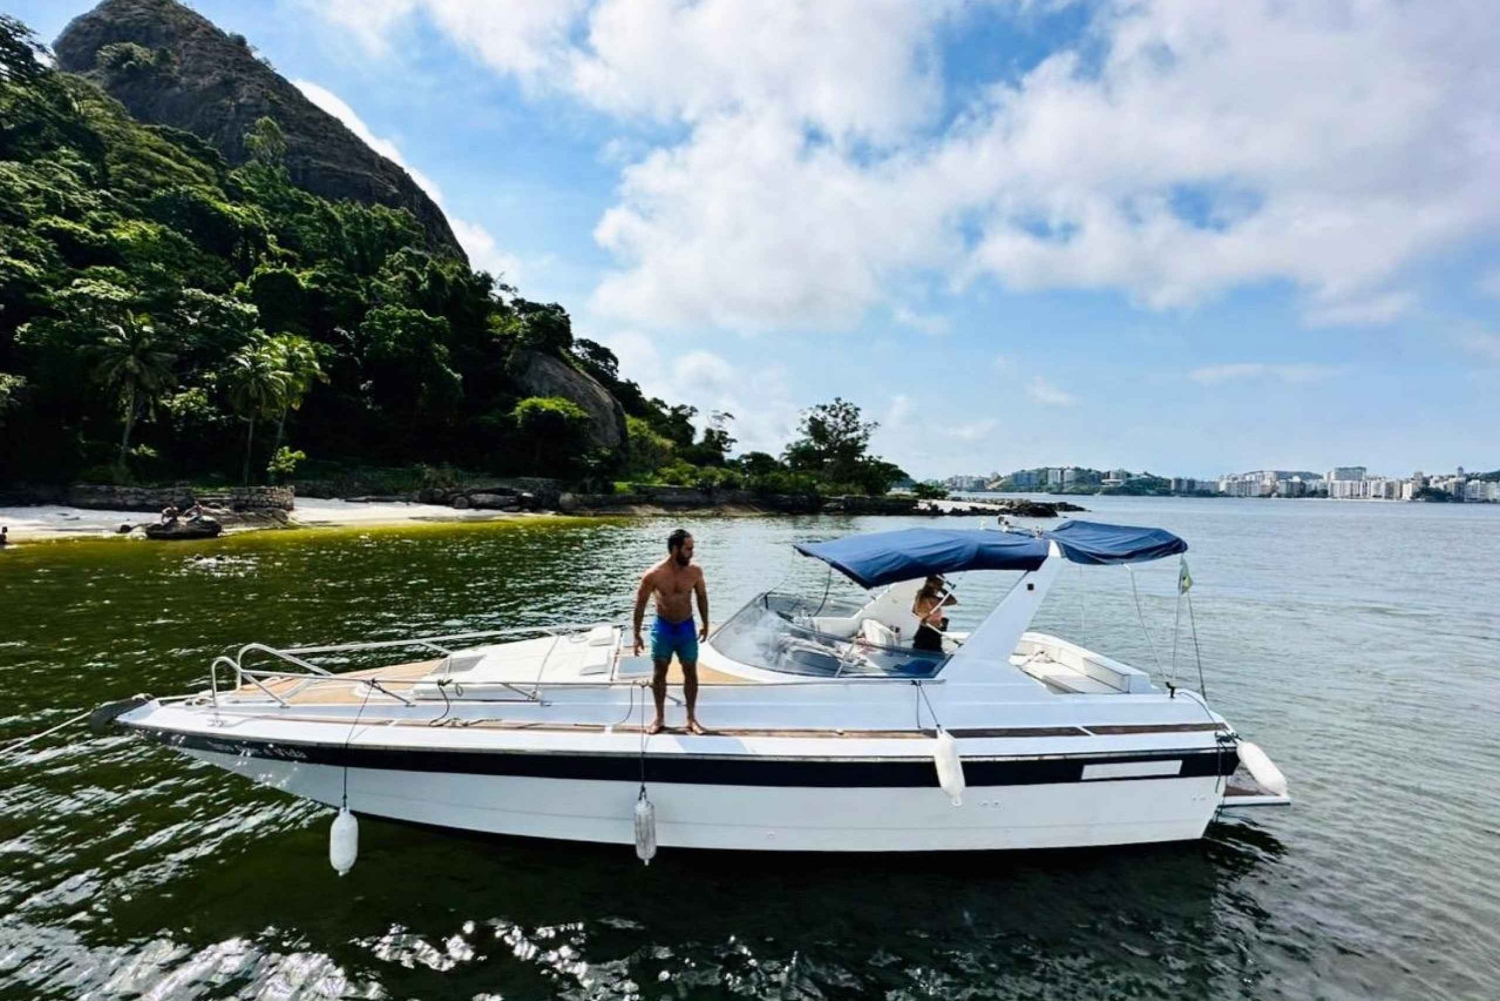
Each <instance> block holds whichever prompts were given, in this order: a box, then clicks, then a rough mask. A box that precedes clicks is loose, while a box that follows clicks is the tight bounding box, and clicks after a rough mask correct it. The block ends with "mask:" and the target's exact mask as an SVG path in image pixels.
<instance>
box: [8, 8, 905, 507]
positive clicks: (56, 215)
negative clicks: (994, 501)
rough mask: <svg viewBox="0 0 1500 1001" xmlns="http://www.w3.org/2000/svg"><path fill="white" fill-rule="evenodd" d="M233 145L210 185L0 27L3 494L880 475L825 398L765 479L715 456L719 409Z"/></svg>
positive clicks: (178, 151) (270, 132)
mask: <svg viewBox="0 0 1500 1001" xmlns="http://www.w3.org/2000/svg"><path fill="white" fill-rule="evenodd" d="M98 59H99V63H98V69H99V70H100V72H101V73H102V74H104V76H105V77H106V78H111V79H113V78H114V77H113V76H111V75H119V74H125V75H131V76H132V79H133V80H134V79H136V78H139V80H140V81H141V82H143V83H149V82H150V81H151V80H153V79H157V78H170V77H171V75H172V74H173V73H175V72H176V67H175V64H174V59H173V57H172V56H171V53H170V52H168V51H166V50H152V49H150V48H148V47H145V46H143V45H139V44H135V43H118V44H111V45H106V46H104V47H103V48H102V49H101V50H100V52H99V57H98ZM242 141H243V149H244V152H245V153H246V154H247V155H248V158H247V159H246V161H245V162H244V163H243V164H242V165H241V166H238V167H231V166H230V165H229V163H228V162H227V161H226V158H225V156H224V155H222V154H221V153H220V152H219V151H218V150H216V149H215V148H214V147H213V146H212V145H211V144H210V143H208V142H207V141H205V140H204V139H202V138H200V137H198V136H195V135H192V134H190V133H187V132H183V131H180V130H177V129H173V128H168V127H165V126H159V125H150V124H146V123H142V122H139V121H137V120H135V119H134V118H132V117H131V115H130V114H129V113H128V112H127V111H126V110H125V108H124V107H123V106H122V105H120V104H119V103H118V102H116V101H115V100H113V99H112V98H110V97H109V96H108V95H106V94H105V93H104V92H103V91H102V90H101V89H100V88H99V87H97V86H96V85H95V84H93V83H92V82H90V81H89V80H86V79H84V78H82V77H78V76H73V75H71V74H68V73H63V72H59V71H57V70H55V69H53V68H52V66H51V63H50V60H49V59H48V58H47V54H46V49H45V47H43V46H42V45H41V44H40V43H39V42H38V41H37V40H36V38H35V36H34V35H33V34H32V33H31V32H30V31H29V30H28V29H27V28H26V26H25V25H24V24H22V23H21V22H20V21H17V20H16V19H15V18H12V17H9V16H6V15H0V427H3V428H4V432H5V438H6V442H7V446H6V447H5V448H3V449H0V482H5V481H14V480H22V481H39V482H44V481H51V482H64V481H70V480H76V479H82V478H87V479H103V478H117V479H118V478H123V479H139V478H157V479H162V478H169V477H170V478H178V477H212V478H220V479H224V480H229V479H232V478H234V479H244V480H250V481H254V480H257V479H260V478H261V477H262V476H264V475H266V474H267V472H268V471H270V472H271V473H272V475H278V474H279V475H286V474H287V473H288V472H289V471H290V469H291V468H292V467H294V466H295V465H296V463H297V461H298V457H299V456H301V455H304V454H305V455H311V456H313V460H311V461H318V462H327V463H340V464H347V465H350V466H392V465H399V464H403V463H405V464H411V463H419V462H420V463H428V464H451V465H454V466H457V467H459V468H462V469H466V470H473V471H476V472H483V473H491V474H502V475H504V474H521V473H524V474H536V473H541V474H548V475H555V476H564V477H585V478H592V479H596V480H597V479H598V478H599V477H600V476H601V475H602V474H605V473H609V474H613V475H617V476H627V477H631V478H633V479H637V480H644V481H664V482H679V483H692V484H697V485H701V486H743V487H749V488H752V489H763V490H768V491H778V492H787V491H791V492H811V491H816V490H835V489H839V490H861V491H866V492H870V493H876V492H883V491H884V490H885V489H886V488H887V487H888V486H889V485H890V483H891V482H892V481H893V480H895V479H898V478H899V477H900V475H901V474H900V471H899V470H898V469H896V467H895V466H893V465H891V464H890V463H887V462H884V461H882V460H880V459H879V458H877V457H873V456H870V455H869V454H868V443H869V438H870V433H871V432H872V431H873V430H874V428H875V425H874V423H873V422H866V421H864V420H862V418H861V417H860V413H859V408H858V407H856V406H855V405H854V404H852V403H848V402H847V401H844V400H835V401H834V402H833V403H831V404H825V405H822V406H819V407H814V408H813V409H812V410H810V411H808V412H807V413H806V414H805V415H804V419H803V424H802V434H801V437H800V438H799V439H798V441H796V442H794V443H793V444H792V445H791V446H789V447H788V449H787V450H786V453H785V455H784V457H783V460H784V461H783V460H778V459H776V458H775V457H772V456H770V455H767V454H766V453H750V454H749V455H745V456H742V457H740V458H739V459H735V458H733V457H732V454H731V453H732V451H733V448H734V446H735V445H736V435H735V432H734V427H735V425H734V421H735V418H734V415H733V414H730V413H725V412H717V411H715V412H709V413H707V414H704V415H700V413H699V411H698V410H697V409H696V408H695V407H693V406H691V405H689V404H686V403H676V404H671V403H668V402H666V401H663V400H660V399H655V398H649V397H648V396H647V395H646V394H645V393H644V392H643V391H642V390H641V388H640V386H639V385H638V384H637V383H636V382H634V381H632V380H630V379H628V378H626V376H625V374H624V373H622V372H621V370H620V365H619V359H618V358H617V357H616V355H615V354H614V353H613V352H612V351H611V350H610V349H609V348H608V347H607V346H606V345H604V344H601V343H599V342H597V341H593V340H589V339H587V338H581V337H575V336H574V333H573V329H572V321H571V318H570V317H569V315H568V312H567V310H566V309H565V308H564V307H563V306H562V305H560V304H557V303H542V302H534V301H531V300H528V299H526V298H524V297H523V296H522V295H521V294H520V293H519V291H518V290H517V289H516V288H514V287H513V286H511V285H509V284H506V283H505V282H504V281H503V280H502V279H501V276H496V275H491V274H488V273H485V272H483V271H474V270H472V269H471V268H470V267H469V266H468V265H467V264H466V263H465V262H464V261H463V260H461V259H458V258H455V257H446V256H443V254H442V253H441V252H436V253H435V252H433V251H431V250H429V249H427V248H428V246H429V244H428V242H427V241H426V240H425V239H424V237H423V231H422V228H421V226H420V225H419V224H418V222H417V220H416V219H415V218H414V217H413V216H412V215H411V214H410V212H408V211H406V210H405V209H393V208H389V207H386V206H383V205H378V204H363V203H359V202H353V201H329V200H327V199H324V198H320V197H318V196H316V195H313V194H311V193H309V192H308V191H306V190H304V189H302V188H300V187H298V186H297V184H296V183H294V181H293V179H292V178H291V177H290V176H289V173H288V169H287V167H286V164H285V161H286V156H287V138H286V135H285V134H284V133H283V131H282V128H281V126H280V125H279V124H278V123H277V121H276V120H275V118H273V117H265V118H261V119H260V120H258V121H256V122H255V123H254V125H253V127H251V128H250V129H249V130H248V131H247V133H246V134H245V135H244V136H243V137H242ZM528 352H541V353H544V354H546V355H549V356H551V357H553V358H557V359H559V360H561V361H562V362H563V363H565V364H566V365H568V366H570V367H571V368H572V369H574V370H576V371H577V372H579V373H582V374H583V375H586V376H588V377H590V378H592V379H594V380H595V381H597V382H598V383H599V384H600V385H601V386H603V387H604V388H605V389H606V390H608V391H609V392H610V393H611V394H613V396H614V397H615V399H617V400H618V401H619V403H620V405H621V407H622V408H623V409H624V411H625V414H626V421H625V423H626V430H627V432H628V438H627V444H626V445H625V447H623V448H620V449H618V450H617V451H615V452H600V451H599V450H598V449H596V448H593V447H591V446H590V444H589V442H590V440H591V439H590V438H589V429H590V428H591V427H592V426H594V425H596V424H597V423H598V420H597V414H590V413H588V412H586V411H585V410H584V409H583V408H582V407H581V406H580V403H583V404H584V405H585V406H587V405H591V404H589V403H588V400H587V399H586V397H587V396H588V394H582V395H580V397H579V398H578V399H568V398H565V397H562V396H555V395H538V394H536V393H534V392H531V391H529V390H528V388H527V386H526V384H524V382H523V372H524V371H525V368H526V366H525V362H526V358H527V353H528Z"/></svg>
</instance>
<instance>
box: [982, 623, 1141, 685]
mask: <svg viewBox="0 0 1500 1001" xmlns="http://www.w3.org/2000/svg"><path fill="white" fill-rule="evenodd" d="M1011 663H1012V664H1014V665H1015V666H1016V667H1018V668H1020V669H1021V670H1022V671H1024V672H1025V673H1026V674H1029V675H1030V676H1031V677H1033V678H1036V679H1037V680H1038V681H1041V682H1044V683H1046V684H1049V685H1053V686H1055V687H1057V688H1061V689H1063V690H1065V691H1070V692H1079V693H1085V694H1107V693H1114V694H1143V693H1147V692H1151V691H1153V689H1152V687H1151V676H1150V675H1149V674H1147V673H1146V672H1145V671H1142V670H1140V669H1138V668H1134V667H1131V666H1130V665H1128V664H1122V663H1120V662H1119V661H1117V660H1114V659H1113V658H1110V657H1106V656H1104V655H1103V654H1100V653H1095V652H1094V651H1092V650H1086V649H1084V648H1083V647H1081V646H1078V645H1077V644H1076V643H1069V642H1068V641H1067V640H1062V639H1058V638H1057V637H1056V636H1048V635H1047V634H1045V633H1035V632H1028V633H1025V634H1023V635H1022V637H1021V642H1020V643H1019V644H1017V646H1016V651H1015V653H1014V654H1013V655H1012V656H1011Z"/></svg>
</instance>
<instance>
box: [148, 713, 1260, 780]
mask: <svg viewBox="0 0 1500 1001" xmlns="http://www.w3.org/2000/svg"><path fill="white" fill-rule="evenodd" d="M143 729H145V728H143ZM145 732H146V733H147V734H149V735H150V736H152V737H154V738H155V739H156V740H159V741H161V742H162V743H164V744H166V745H167V746H169V747H175V748H180V749H182V750H194V751H211V752H214V753H216V754H228V755H234V756H237V757H252V758H265V759H269V760H276V761H295V762H300V763H305V764H312V765H333V766H335V767H348V768H364V769H371V770H376V771H407V772H451V773H455V774H464V775H513V776H524V777H528V778H548V779H590V780H599V781H606V782H637V781H640V778H641V759H640V758H639V757H638V756H636V755H634V754H589V753H577V754H574V753H557V752H526V751H488V750H463V751H459V750H425V749H416V748H404V747H403V748H392V747H385V748H380V747H342V746H339V745H329V744H298V743H287V742H277V741H265V740H249V739H245V738H229V737H216V736H211V735H206V734H183V733H173V732H170V731H165V730H152V729H145ZM1175 760H1180V761H1181V762H1182V769H1181V770H1180V771H1179V772H1178V773H1176V774H1174V775H1149V776H1148V775H1143V776H1129V775H1127V776H1120V777H1118V778H1109V779H1096V780H1091V781H1135V780H1141V779H1174V778H1200V777H1203V776H1210V775H1229V774H1231V773H1232V772H1233V771H1234V770H1235V767H1236V766H1237V765H1238V763H1239V756H1238V755H1237V754H1236V753H1235V750H1234V748H1232V747H1225V748H1222V749H1219V748H1205V749H1194V750H1182V751H1161V752H1155V753H1147V754H1141V753H1126V754H1091V755H1075V756H1068V757H1047V758H1015V759H1003V758H1002V759H996V758H970V759H967V760H965V761H964V779H965V781H966V783H967V784H968V785H970V786H981V787H982V786H1011V785H1051V784H1056V783H1065V782H1081V781H1083V769H1084V766H1085V765H1097V764H1111V765H1116V764H1129V763H1131V762H1147V761H1150V762H1157V761H1175ZM645 773H646V781H648V782H675V783H686V784H691V785H726V786H786V787H804V788H819V789H845V788H860V789H870V788H920V787H926V786H936V785H937V784H938V781H937V769H936V768H935V767H934V766H933V763H932V760H931V759H927V758H916V759H910V758H900V759H897V758H874V759H865V760H859V759H833V760H830V759H826V758H766V757H709V756H706V755H704V756H697V755H693V756H687V755H683V756H673V757H667V756H658V755H647V757H646V763H645Z"/></svg>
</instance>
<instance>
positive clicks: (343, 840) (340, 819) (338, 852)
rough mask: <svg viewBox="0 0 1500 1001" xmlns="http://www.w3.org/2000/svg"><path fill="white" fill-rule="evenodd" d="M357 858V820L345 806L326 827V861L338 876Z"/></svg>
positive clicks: (346, 870)
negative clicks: (330, 824)
mask: <svg viewBox="0 0 1500 1001" xmlns="http://www.w3.org/2000/svg"><path fill="white" fill-rule="evenodd" d="M357 858H359V821H358V820H356V819H355V818H354V814H352V813H350V812H349V808H348V807H347V806H346V807H344V808H343V809H342V810H340V811H339V815H338V816H337V817H334V818H333V826H332V827H330V828H329V829H328V863H329V864H330V865H332V866H333V868H334V871H336V872H337V873H338V874H339V875H340V876H342V875H344V874H345V873H347V872H348V871H349V870H350V869H353V868H354V860H355V859H357Z"/></svg>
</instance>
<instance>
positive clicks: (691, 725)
mask: <svg viewBox="0 0 1500 1001" xmlns="http://www.w3.org/2000/svg"><path fill="white" fill-rule="evenodd" d="M687 732H688V733H695V734H697V735H698V736H700V737H701V736H703V735H704V734H706V733H708V731H707V730H705V729H703V724H702V723H699V722H698V721H697V720H695V719H690V720H688V723H687Z"/></svg>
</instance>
